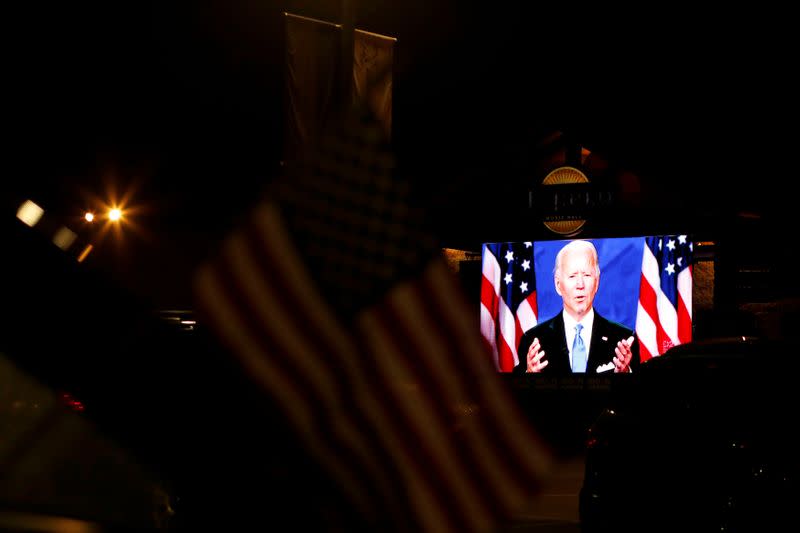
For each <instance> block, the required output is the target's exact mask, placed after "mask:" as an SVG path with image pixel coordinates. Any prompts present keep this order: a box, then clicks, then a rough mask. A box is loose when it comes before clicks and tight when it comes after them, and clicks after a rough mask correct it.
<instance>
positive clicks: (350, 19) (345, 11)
mask: <svg viewBox="0 0 800 533" xmlns="http://www.w3.org/2000/svg"><path fill="white" fill-rule="evenodd" d="M355 18H356V0H342V42H341V56H340V58H339V60H340V62H341V65H342V69H341V73H342V76H341V80H340V91H341V94H340V105H341V106H342V112H346V111H347V109H348V108H349V106H350V104H351V102H352V98H353V97H352V94H353V50H354V37H353V36H354V33H355Z"/></svg>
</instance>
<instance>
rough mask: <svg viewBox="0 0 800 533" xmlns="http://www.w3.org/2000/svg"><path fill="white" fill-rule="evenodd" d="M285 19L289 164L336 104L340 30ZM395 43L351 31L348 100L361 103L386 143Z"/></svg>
mask: <svg viewBox="0 0 800 533" xmlns="http://www.w3.org/2000/svg"><path fill="white" fill-rule="evenodd" d="M284 17H285V19H286V71H285V83H284V87H285V88H284V91H285V105H284V114H285V118H284V121H285V140H284V159H285V160H288V161H292V160H298V159H300V158H302V157H303V153H304V152H305V151H306V150H307V149H308V147H309V146H310V145H311V143H313V142H315V140H316V139H317V138H318V137H319V135H320V132H322V131H323V129H324V128H325V127H326V124H327V123H328V121H329V120H330V119H331V117H332V116H333V115H334V114H335V113H336V111H337V107H338V106H339V105H340V101H339V100H338V95H339V94H341V93H337V91H338V90H339V86H340V81H341V79H342V78H340V76H341V75H342V72H341V71H342V65H341V63H342V61H341V58H340V56H339V55H338V53H339V50H340V44H341V38H342V25H341V24H334V23H332V22H326V21H323V20H317V19H313V18H309V17H303V16H300V15H294V14H292V13H284ZM396 43H397V39H395V38H394V37H388V36H385V35H379V34H377V33H371V32H368V31H364V30H358V29H356V30H355V31H354V32H353V72H352V80H353V83H352V100H353V102H356V101H362V102H364V104H365V107H367V108H369V110H370V112H371V113H372V114H373V116H374V117H375V119H376V120H377V121H378V123H379V124H380V126H381V129H382V130H383V133H384V135H385V136H386V138H387V139H390V138H391V132H392V93H393V83H394V82H393V78H394V58H395V53H394V49H395V46H396Z"/></svg>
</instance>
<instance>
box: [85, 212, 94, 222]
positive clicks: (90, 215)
mask: <svg viewBox="0 0 800 533" xmlns="http://www.w3.org/2000/svg"><path fill="white" fill-rule="evenodd" d="M83 218H84V219H85V220H86V222H92V221H93V220H94V213H92V212H91V211H87V212H86V214H85V215H83Z"/></svg>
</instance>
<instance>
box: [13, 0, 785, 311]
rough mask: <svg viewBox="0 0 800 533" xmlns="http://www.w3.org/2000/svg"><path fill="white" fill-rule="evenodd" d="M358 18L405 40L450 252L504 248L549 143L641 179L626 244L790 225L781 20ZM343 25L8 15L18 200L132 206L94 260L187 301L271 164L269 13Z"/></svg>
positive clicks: (95, 10)
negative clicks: (730, 227)
mask: <svg viewBox="0 0 800 533" xmlns="http://www.w3.org/2000/svg"><path fill="white" fill-rule="evenodd" d="M358 4H359V6H358V9H357V12H356V15H355V17H356V20H355V23H356V27H358V28H361V29H365V30H368V31H373V32H377V33H382V34H385V35H390V36H394V37H397V38H398V48H397V54H398V63H397V71H396V73H395V92H394V119H395V130H394V140H395V145H396V150H397V154H398V156H399V158H400V161H401V164H402V165H403V167H404V168H405V169H407V171H408V172H409V174H410V175H412V176H413V178H414V181H415V184H417V185H418V186H419V187H418V189H419V192H420V193H421V198H422V201H424V202H426V203H427V205H428V206H429V207H430V208H431V209H430V213H431V218H432V221H433V222H434V228H435V230H436V231H437V233H438V236H439V237H440V240H441V241H442V245H443V246H453V247H462V248H467V249H476V247H479V246H480V242H482V240H492V239H497V240H502V239H505V238H506V236H507V235H508V234H507V233H504V232H505V231H506V230H505V226H504V225H503V224H506V223H508V224H510V223H512V222H513V221H514V220H515V216H514V214H513V210H514V208H512V210H511V211H507V210H506V207H505V206H508V205H509V204H513V205H516V208H519V206H521V205H523V202H524V196H525V195H526V188H527V186H528V184H530V183H535V182H537V180H540V179H541V176H537V175H534V174H533V173H532V172H531V168H530V165H529V164H528V159H526V155H525V154H526V153H527V152H529V151H530V150H531V149H532V148H533V146H532V145H534V144H535V142H537V141H538V140H540V138H541V133H542V132H547V131H552V130H559V131H565V132H568V133H569V134H570V135H572V136H573V138H574V139H576V140H577V141H578V142H580V143H581V145H583V146H586V147H588V148H589V149H591V150H592V151H595V152H597V153H601V154H603V155H604V157H605V158H606V159H608V160H609V161H612V162H613V163H614V164H616V165H618V166H620V167H624V168H626V169H629V170H631V171H633V172H636V173H637V174H638V175H639V176H640V177H641V180H642V196H643V199H642V205H641V206H640V207H641V209H640V210H639V211H637V212H631V213H626V214H624V215H623V216H624V217H629V218H631V219H637V217H641V219H642V222H641V225H640V226H639V227H637V226H636V224H637V222H635V221H633V222H631V225H630V226H627V227H629V228H631V229H630V232H631V233H635V232H636V231H647V230H648V229H649V228H648V226H647V224H648V221H650V222H652V221H653V220H658V219H660V220H662V221H663V220H664V219H668V220H673V221H676V224H675V226H676V227H678V226H680V228H681V229H682V228H683V227H686V226H688V228H687V229H688V230H692V229H693V228H692V225H693V224H695V225H700V226H703V227H707V228H710V229H709V235H708V236H709V237H711V238H715V237H716V235H715V234H714V231H715V229H716V228H718V227H720V226H724V225H727V223H728V221H730V220H735V219H736V217H737V214H741V213H744V214H745V215H746V216H747V217H750V216H751V215H753V216H754V217H755V219H756V220H764V221H766V222H765V227H766V228H767V230H766V231H768V232H771V233H763V234H762V235H763V236H767V237H769V236H773V235H777V234H779V233H780V231H776V230H786V226H785V224H788V223H789V221H790V220H791V219H790V217H789V214H788V208H789V207H790V206H791V205H792V204H793V201H792V200H791V196H790V195H789V194H787V193H786V187H787V186H788V184H790V183H791V181H792V180H793V178H794V175H795V170H794V166H793V165H794V155H793V153H792V150H793V149H794V146H793V145H794V121H795V119H796V114H797V113H796V111H797V109H796V107H797V103H796V100H795V97H794V95H795V94H796V91H795V89H794V86H793V85H792V84H791V79H793V77H794V76H793V74H792V69H791V60H792V58H791V55H790V52H789V50H790V44H791V42H790V41H791V37H790V35H789V33H788V32H787V31H786V28H785V27H784V26H785V23H784V22H783V21H785V20H787V17H786V16H785V14H782V13H779V12H777V11H773V12H768V11H767V10H766V9H764V10H762V11H760V12H759V13H757V14H756V13H750V12H736V11H734V10H733V9H731V8H726V10H725V11H724V12H721V11H710V12H702V11H698V10H697V8H696V7H695V6H692V7H689V6H688V5H687V6H680V5H674V4H670V6H669V7H668V8H665V7H663V6H662V7H660V8H659V9H653V8H650V7H648V8H646V9H645V8H644V7H642V8H641V9H640V10H633V11H630V10H623V9H619V10H618V11H616V12H614V11H613V10H611V8H608V7H602V8H589V9H588V10H581V11H578V10H572V9H570V8H568V7H564V8H560V9H559V8H553V7H542V6H532V5H529V4H531V3H530V2H522V1H510V0H509V1H504V2H500V3H496V2H492V3H489V2H482V3H478V2H472V1H471V2H460V1H455V0H440V1H436V2H429V1H428V0H403V1H392V0H377V1H370V2H366V1H363V2H358ZM341 9H342V4H341V2H338V1H333V0H332V1H330V2H319V1H299V0H298V1H288V0H284V1H277V0H265V1H260V2H254V1H245V0H236V1H222V0H203V1H188V0H184V1H159V2H142V1H136V2H134V1H128V0H122V1H117V2H113V3H108V2H99V1H88V2H80V3H74V2H73V3H64V2H49V1H48V2H40V3H36V4H35V5H32V4H23V3H17V4H15V5H13V6H12V7H10V8H9V9H8V14H7V15H6V17H5V20H6V24H5V26H6V30H5V31H4V33H5V34H6V42H7V44H6V54H5V57H6V59H7V62H6V63H5V65H4V76H3V77H4V81H5V83H4V86H5V89H6V97H5V99H6V100H5V101H6V113H5V114H4V116H5V119H6V120H5V121H4V123H5V126H6V131H7V135H6V142H5V153H6V157H5V158H4V160H5V176H4V179H3V181H4V185H3V188H4V189H5V190H7V191H8V193H9V198H10V201H9V204H10V205H18V203H16V202H18V201H19V200H20V199H23V198H33V199H36V200H37V201H39V202H40V203H41V204H42V205H43V206H44V207H46V208H47V209H52V210H56V211H58V212H60V213H61V214H62V216H63V217H64V218H65V219H67V220H70V219H74V220H75V221H76V222H75V223H76V224H80V221H79V220H78V218H79V217H80V216H81V214H82V212H83V210H84V209H87V208H92V207H96V204H97V201H98V200H101V199H102V200H107V199H110V198H117V199H121V198H126V199H127V205H128V207H129V208H135V210H134V211H132V212H131V217H130V222H131V224H130V225H129V226H128V227H126V228H125V231H124V232H123V234H120V235H116V236H112V235H108V236H106V238H105V239H104V240H103V243H102V246H101V247H100V248H99V249H98V251H97V253H96V254H95V256H93V258H92V261H93V262H94V264H95V265H97V266H98V267H100V268H102V269H104V270H107V271H108V272H109V273H110V274H111V275H112V276H114V277H115V278H117V279H119V280H120V281H121V282H122V283H123V284H124V285H126V286H129V287H130V288H131V289H132V290H134V291H135V292H137V293H138V294H140V295H142V296H144V297H146V298H148V299H152V300H153V301H154V302H155V303H156V305H157V306H159V307H162V308H170V307H179V308H185V307H188V306H190V305H191V295H190V291H189V278H190V277H191V274H192V272H193V270H194V268H195V266H196V265H197V264H198V262H199V261H201V260H202V259H203V258H205V257H207V256H208V255H209V254H211V253H213V251H214V248H215V246H216V244H217V242H218V241H219V239H220V238H221V237H222V236H223V235H224V234H225V233H226V231H227V230H228V229H230V228H231V227H232V226H233V225H234V224H235V223H236V221H237V219H238V218H239V217H241V216H243V215H244V214H245V213H246V212H247V208H248V207H249V206H251V205H252V204H253V202H254V201H255V200H256V199H257V198H258V194H259V193H260V191H261V190H262V188H263V187H264V186H265V184H267V183H268V182H269V181H270V180H271V179H273V178H274V177H275V176H276V174H277V172H278V171H279V169H280V159H281V145H282V134H283V129H282V128H283V122H282V120H283V115H282V102H283V96H282V91H283V65H284V64H283V52H284V48H283V17H282V15H281V13H282V12H283V11H289V12H292V13H296V14H301V15H306V16H310V17H315V18H320V19H323V20H329V21H338V20H340V18H341V17H340V13H341ZM738 183H742V184H741V185H739V184H738ZM4 194H5V193H4ZM521 198H522V199H523V200H522V201H521V200H520V199H521ZM482 217H483V218H482ZM648 217H649V218H648ZM504 219H505V221H504ZM481 220H490V221H491V222H481ZM678 221H688V222H686V223H685V224H684V225H681V223H680V222H678ZM710 221H711V222H710ZM713 221H716V222H713ZM509 231H510V230H509ZM780 260H781V257H780V256H779V257H778V259H777V261H780Z"/></svg>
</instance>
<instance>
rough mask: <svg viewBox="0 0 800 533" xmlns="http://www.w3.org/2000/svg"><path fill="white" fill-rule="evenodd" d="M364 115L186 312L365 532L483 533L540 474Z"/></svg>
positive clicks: (240, 235)
mask: <svg viewBox="0 0 800 533" xmlns="http://www.w3.org/2000/svg"><path fill="white" fill-rule="evenodd" d="M381 139H382V133H381V129H380V128H379V127H378V125H377V124H376V123H374V121H372V120H369V118H368V115H364V116H359V117H358V118H357V119H354V120H352V121H348V122H346V123H345V125H344V126H343V127H342V131H341V132H337V133H336V135H333V136H331V137H329V138H327V139H326V140H325V141H323V142H322V143H321V145H320V147H319V150H318V153H317V154H316V156H315V157H314V158H313V159H312V160H311V161H310V164H308V165H304V166H302V167H300V169H299V170H298V171H297V172H296V173H294V174H293V175H291V176H289V178H290V179H285V180H279V183H278V186H277V187H275V188H274V189H273V190H271V191H270V192H271V194H270V196H269V198H268V199H267V200H265V201H264V202H262V203H261V204H260V205H259V206H258V207H257V209H256V210H255V212H254V213H253V215H252V216H251V217H250V218H249V219H248V220H247V222H246V224H245V225H244V227H242V228H240V229H239V230H238V231H237V232H235V233H234V234H233V235H232V236H231V237H230V238H229V239H228V240H227V241H226V243H225V244H224V246H223V249H222V253H221V255H220V256H219V257H218V258H217V259H216V260H214V261H212V262H211V263H209V264H208V265H207V266H206V267H205V268H203V269H202V270H201V271H200V272H199V275H198V277H197V283H196V291H197V295H198V300H199V302H198V305H199V308H200V310H201V311H202V313H203V314H202V315H201V316H205V317H206V320H207V321H208V323H209V325H210V326H211V327H212V329H214V330H215V331H216V332H217V333H218V335H219V336H220V338H221V339H222V340H224V341H225V342H226V343H227V344H228V345H229V346H230V347H231V353H232V354H233V355H234V356H235V357H237V358H238V359H239V361H240V362H241V364H242V365H243V368H244V369H245V371H246V372H247V373H248V374H249V375H250V376H252V378H253V379H255V380H256V381H257V382H258V383H259V384H260V385H261V386H262V388H263V390H264V391H265V394H268V395H270V396H271V397H272V398H274V399H275V400H276V402H277V403H278V405H279V406H280V407H281V408H282V410H283V411H284V413H285V415H286V417H287V420H289V421H290V422H291V423H292V424H293V426H294V428H295V429H296V431H297V433H298V435H299V437H300V438H301V440H302V442H304V444H305V445H306V446H307V448H308V449H309V451H310V453H311V454H312V455H313V457H315V458H316V459H317V460H318V461H319V463H320V464H321V465H322V466H323V467H324V469H325V471H326V472H327V473H328V474H329V475H330V476H331V477H332V479H333V480H334V481H335V483H336V484H337V486H339V487H340V488H341V491H342V493H343V494H345V495H346V497H347V499H348V500H349V501H350V502H352V505H353V508H354V509H355V510H357V512H358V513H359V515H360V516H362V517H363V519H364V520H366V521H367V522H368V523H369V525H370V526H372V527H371V529H374V530H379V531H459V532H462V531H497V530H498V529H500V526H501V525H503V524H505V523H506V521H507V520H508V519H509V518H510V517H512V515H513V514H514V512H515V511H518V510H520V508H521V507H524V506H525V505H526V504H529V503H530V502H531V501H532V498H533V496H534V495H535V494H536V492H537V490H538V488H539V486H540V484H541V481H542V480H543V476H544V475H545V474H546V472H547V471H548V469H549V467H550V465H551V457H550V453H549V450H548V449H547V447H546V446H545V445H544V444H543V443H541V441H540V440H539V438H538V435H537V434H536V432H535V431H534V430H533V428H532V427H531V426H530V425H529V423H528V421H527V420H526V419H525V418H524V417H523V416H522V415H521V413H520V412H519V411H518V410H517V409H516V408H515V407H514V403H513V402H512V401H511V399H510V397H509V394H508V391H507V390H506V389H505V388H503V386H502V383H501V382H500V381H499V378H498V377H497V375H496V372H495V370H494V369H493V368H492V367H491V364H490V363H489V357H488V354H487V352H486V350H485V349H484V345H483V343H482V342H481V340H480V336H479V334H478V332H477V331H475V328H474V326H473V319H471V318H470V317H471V314H472V313H471V312H469V311H468V309H469V307H470V306H469V305H468V303H467V301H466V298H465V297H464V295H463V293H462V290H461V288H460V285H459V284H458V282H457V281H456V280H455V279H454V277H453V274H452V273H451V272H450V271H449V270H448V269H447V267H446V266H445V263H444V261H443V258H442V257H441V255H440V253H439V250H438V249H437V248H436V247H435V245H434V243H433V242H432V241H431V239H430V237H429V233H428V232H427V231H426V230H425V229H424V228H423V224H422V222H421V221H422V219H423V217H422V216H421V213H420V212H418V211H417V210H415V209H413V208H412V207H411V206H412V205H413V203H412V201H411V198H412V197H411V195H410V190H409V183H408V182H406V181H404V180H403V179H402V176H400V175H399V174H398V173H397V172H395V161H394V158H393V155H392V153H391V151H390V150H389V149H388V147H387V146H386V145H385V144H382V142H381V141H380V140H381Z"/></svg>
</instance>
